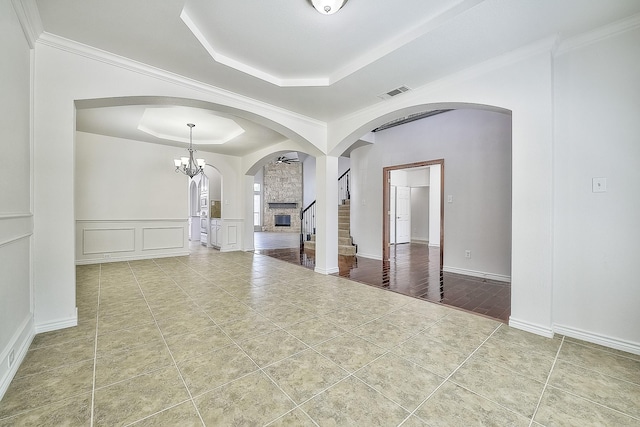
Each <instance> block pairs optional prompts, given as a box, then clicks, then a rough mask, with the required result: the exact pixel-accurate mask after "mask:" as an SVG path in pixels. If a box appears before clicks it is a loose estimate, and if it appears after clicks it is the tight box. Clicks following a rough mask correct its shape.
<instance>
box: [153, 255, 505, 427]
mask: <svg viewBox="0 0 640 427" xmlns="http://www.w3.org/2000/svg"><path fill="white" fill-rule="evenodd" d="M183 264H184V265H185V266H187V267H188V268H190V269H191V270H193V271H194V272H196V273H197V274H198V275H200V276H201V277H205V276H204V275H203V274H201V273H200V272H199V271H197V270H196V269H195V268H193V267H191V266H189V265H187V264H186V263H183ZM160 268H161V269H162V267H160ZM162 270H163V271H164V269H162ZM248 282H249V281H248ZM174 283H175V282H174ZM249 283H250V282H249ZM176 285H177V286H179V287H180V285H178V284H177V283H176ZM180 288H181V289H182V287H180ZM182 290H183V291H184V289H182ZM184 292H185V293H186V294H187V295H188V296H189V298H191V295H190V294H189V293H188V292H186V291H184ZM227 293H229V292H227ZM230 295H231V296H233V297H234V298H238V297H236V296H235V295H233V294H230ZM279 299H280V300H282V301H284V302H288V301H287V300H284V299H282V298H279ZM196 305H198V306H199V304H197V302H196ZM406 305H407V304H402V305H398V306H397V307H394V309H392V310H389V311H385V312H384V313H382V314H380V315H377V316H376V315H374V318H372V319H370V320H368V321H366V322H364V323H362V324H359V325H357V326H354V327H352V328H349V329H346V328H345V329H344V332H343V333H341V334H339V335H338V336H342V335H346V334H348V335H352V336H354V337H357V338H361V339H363V340H365V341H367V342H369V343H371V344H374V345H376V346H378V344H375V343H373V342H372V341H370V340H368V339H366V338H363V337H360V336H359V335H357V334H355V333H353V331H354V330H356V329H358V328H360V327H362V326H365V325H366V324H369V323H371V322H374V321H376V320H380V319H382V318H384V317H385V316H387V315H388V314H389V313H391V312H393V311H396V310H399V309H400V308H402V307H404V306H406ZM205 313H206V312H205ZM258 314H260V315H262V313H260V312H259V313H258ZM310 314H312V315H313V314H314V313H311V312H310ZM315 315H316V316H315V317H322V318H325V316H323V315H320V314H317V313H315ZM207 316H208V317H209V318H210V319H211V317H210V316H209V315H208V314H207ZM447 316H448V315H445V316H443V317H441V318H439V319H438V320H435V321H434V322H433V323H432V324H430V325H429V326H428V327H427V328H424V329H420V330H419V331H416V332H414V333H413V334H411V335H410V336H409V337H408V338H407V339H406V340H403V341H402V342H405V341H408V340H409V339H411V338H413V337H415V336H417V335H419V334H420V333H422V332H424V331H426V330H428V329H429V328H430V327H432V326H434V325H435V324H438V323H440V322H441V321H443V319H445V318H446V317H447ZM211 320H212V321H213V322H214V323H215V324H216V325H217V322H216V321H215V320H214V319H211ZM267 320H270V319H268V318H267ZM329 321H330V320H329ZM274 324H275V322H274ZM218 326H219V325H218ZM276 326H277V327H278V328H279V329H280V330H283V331H284V332H286V333H289V332H288V331H287V330H286V329H284V327H281V326H280V325H277V324H276ZM395 326H398V327H400V326H399V325H395ZM499 326H500V325H498V326H497V327H496V330H497V328H498V327H499ZM272 332H273V331H272ZM272 332H267V333H265V334H260V335H259V336H264V335H267V334H269V333H272ZM493 332H495V330H494V331H493ZM223 333H224V334H225V335H227V337H228V338H229V339H231V341H232V342H234V343H235V344H236V345H237V346H238V347H239V348H240V349H241V350H242V351H243V352H244V353H245V354H246V356H247V357H249V359H250V360H251V361H252V362H253V363H255V364H256V365H257V366H258V368H259V370H260V372H262V373H263V374H264V375H266V376H267V378H269V380H270V381H271V382H272V383H273V384H274V385H275V386H276V387H277V388H278V389H279V390H280V391H281V392H282V393H284V395H285V396H287V398H289V399H290V400H291V401H292V402H293V404H294V407H293V408H292V409H291V410H289V411H288V412H286V413H285V414H282V415H281V416H279V417H278V418H276V419H274V420H272V421H269V423H268V424H270V423H273V422H275V421H277V420H278V419H280V418H282V417H284V416H285V415H287V414H288V413H291V412H293V411H294V410H296V409H299V410H300V411H302V412H303V413H304V414H305V415H306V416H307V417H308V418H309V419H310V420H311V421H312V422H313V423H314V424H316V425H317V423H316V421H315V420H314V419H313V418H312V417H311V416H310V415H309V414H308V413H307V412H306V411H305V410H304V409H302V405H304V404H305V403H307V402H309V401H311V400H312V399H314V398H315V397H317V396H319V395H321V394H322V393H324V392H326V391H327V390H329V389H330V388H332V387H334V386H336V385H337V384H340V383H341V382H343V381H345V380H347V379H349V378H351V377H353V378H355V379H356V380H357V381H359V382H361V383H362V384H364V385H366V386H367V387H370V388H371V389H372V390H374V391H375V392H376V393H379V394H380V395H381V396H383V397H384V398H386V399H388V400H390V401H391V402H393V403H395V404H396V405H398V406H399V407H400V408H402V409H404V410H405V411H406V412H407V413H409V417H410V416H411V414H412V413H413V412H414V411H410V410H408V409H407V408H405V407H404V406H403V405H401V404H400V403H398V402H396V401H395V400H393V399H391V398H389V397H388V396H386V395H385V394H384V393H382V392H380V391H378V390H376V389H375V388H374V387H372V386H371V385H369V384H367V383H366V382H365V381H363V380H362V379H360V378H358V377H357V376H356V375H355V372H357V371H358V370H359V369H357V370H355V371H353V372H350V371H348V370H346V369H345V368H343V367H342V366H340V365H338V364H337V363H336V362H334V361H333V360H331V359H330V358H328V357H327V356H325V355H323V354H322V353H320V352H319V351H318V350H317V349H316V348H315V347H316V346H317V345H320V344H322V343H324V342H327V341H330V340H331V339H334V338H336V337H332V338H329V339H327V340H324V341H322V342H321V343H316V344H315V345H313V346H312V345H309V344H307V343H305V342H304V341H302V340H300V339H299V338H297V337H295V335H292V334H290V333H289V334H290V335H292V336H293V337H294V338H296V339H298V340H299V341H301V342H302V343H303V344H305V345H307V346H308V348H307V349H305V350H301V351H299V352H296V353H294V354H292V355H289V356H287V357H286V358H284V359H281V360H285V359H287V358H289V357H292V356H295V355H296V354H300V353H302V352H304V351H307V350H312V351H314V352H315V353H316V354H318V355H319V356H321V357H323V358H325V359H327V360H328V361H330V362H332V363H334V364H336V366H338V367H339V368H340V369H342V370H344V371H345V372H346V373H347V374H348V375H347V376H346V377H344V378H342V379H341V380H339V381H337V382H336V383H334V384H331V385H330V386H328V387H326V388H324V389H323V390H321V391H319V392H318V393H315V394H314V395H313V396H311V397H310V398H308V399H306V400H304V401H303V402H301V403H300V404H297V403H296V402H295V400H293V399H292V398H291V396H289V394H288V393H286V392H285V391H284V390H283V389H282V388H281V387H280V386H279V385H278V383H277V382H276V381H275V380H274V379H273V378H272V377H271V376H270V375H269V374H268V373H267V372H266V371H265V368H268V367H269V366H271V365H274V364H276V363H278V362H280V361H281V360H278V361H275V362H273V363H270V364H268V365H266V366H264V367H262V366H260V365H258V364H257V363H256V362H255V361H254V360H253V358H251V356H250V355H249V354H247V353H246V351H245V350H244V349H243V348H242V347H241V346H240V345H239V344H238V343H237V342H236V341H235V340H234V339H232V338H231V337H229V335H228V334H227V333H226V332H225V331H224V330H223ZM492 334H493V333H492ZM490 336H491V335H490ZM488 338H489V337H487V339H488ZM483 343H484V341H483ZM480 345H482V344H480ZM378 347H380V346H378ZM394 347H397V345H396V346H394ZM380 348H383V349H384V350H385V352H384V353H383V354H382V355H380V356H378V357H376V358H375V359H374V360H373V361H371V362H369V363H367V364H366V365H365V366H367V365H369V364H371V363H373V362H374V361H375V360H378V359H380V358H381V357H383V356H384V355H386V354H390V353H391V350H390V349H387V348H384V347H380ZM402 359H404V358H402ZM404 360H407V359H404ZM407 361H408V362H409V363H413V364H415V363H414V362H412V361H410V360H407ZM463 363H464V362H463ZM416 366H420V365H419V364H416ZM423 368H424V367H423ZM360 369H361V368H360ZM254 372H256V371H254ZM429 372H431V371H429ZM252 373H253V372H252ZM247 375H250V374H246V375H244V376H242V377H241V378H244V377H245V376H247ZM436 375H437V374H436ZM438 376H439V375H438ZM238 379H240V378H237V379H236V380H238ZM236 380H233V381H229V382H228V383H226V384H230V383H232V382H234V381H236ZM445 381H446V379H445ZM226 384H224V385H226ZM224 385H221V386H219V387H222V386H224ZM219 387H216V388H219ZM436 390H437V389H436ZM207 392H209V391H207ZM203 394H204V393H203ZM421 404H422V403H420V405H421ZM420 405H418V407H419V406H420ZM418 407H416V410H417V408H418ZM403 422H404V421H403Z"/></svg>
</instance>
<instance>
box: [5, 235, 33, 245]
mask: <svg viewBox="0 0 640 427" xmlns="http://www.w3.org/2000/svg"><path fill="white" fill-rule="evenodd" d="M31 236H33V233H25V234H21V235H19V236H15V237H12V238H10V239H7V240H3V241H1V242H0V248H1V247H3V246H7V245H9V244H11V243H15V242H17V241H18V240H22V239H26V238H28V237H31Z"/></svg>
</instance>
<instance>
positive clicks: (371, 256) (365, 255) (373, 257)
mask: <svg viewBox="0 0 640 427" xmlns="http://www.w3.org/2000/svg"><path fill="white" fill-rule="evenodd" d="M356 256H357V257H358V258H367V259H374V260H376V261H382V256H381V255H372V254H364V253H362V252H358V253H357V254H356Z"/></svg>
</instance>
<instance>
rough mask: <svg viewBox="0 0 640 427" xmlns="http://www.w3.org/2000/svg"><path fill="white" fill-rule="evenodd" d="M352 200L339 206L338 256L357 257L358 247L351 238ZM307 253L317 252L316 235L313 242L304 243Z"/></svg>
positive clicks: (312, 238)
mask: <svg viewBox="0 0 640 427" xmlns="http://www.w3.org/2000/svg"><path fill="white" fill-rule="evenodd" d="M350 202H351V201H350V200H348V199H347V200H343V201H342V204H341V205H338V255H344V256H355V255H356V246H355V245H354V244H353V239H352V237H351V205H350ZM304 250H305V251H307V250H308V251H315V250H316V235H315V234H312V235H311V240H306V241H305V242H304Z"/></svg>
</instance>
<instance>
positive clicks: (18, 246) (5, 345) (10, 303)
mask: <svg viewBox="0 0 640 427" xmlns="http://www.w3.org/2000/svg"><path fill="white" fill-rule="evenodd" d="M32 235H33V215H32V214H31V213H23V214H7V215H0V265H1V266H2V268H0V399H2V396H3V394H4V392H5V391H6V390H7V387H8V386H9V383H10V382H11V379H12V378H13V377H14V376H15V374H16V372H17V370H18V367H19V366H20V363H21V362H22V360H23V359H24V357H25V355H26V353H27V349H28V348H29V345H30V343H31V340H32V339H33V336H34V333H35V332H34V321H33V291H32V284H31V251H32V247H31V236H32Z"/></svg>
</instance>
